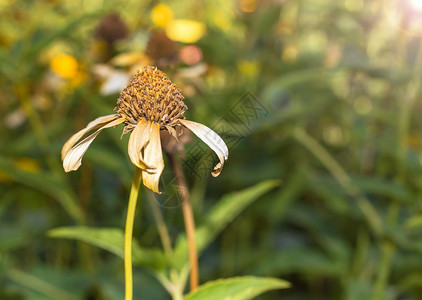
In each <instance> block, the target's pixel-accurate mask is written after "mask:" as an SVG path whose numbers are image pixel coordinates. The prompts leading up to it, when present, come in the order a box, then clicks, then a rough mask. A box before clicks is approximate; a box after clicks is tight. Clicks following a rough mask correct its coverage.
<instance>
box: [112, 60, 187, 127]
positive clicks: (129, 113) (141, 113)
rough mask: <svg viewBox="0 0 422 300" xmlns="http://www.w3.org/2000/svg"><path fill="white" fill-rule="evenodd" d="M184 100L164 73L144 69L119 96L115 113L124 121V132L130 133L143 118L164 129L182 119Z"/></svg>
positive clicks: (149, 67)
mask: <svg viewBox="0 0 422 300" xmlns="http://www.w3.org/2000/svg"><path fill="white" fill-rule="evenodd" d="M184 98H185V97H183V95H182V93H181V91H180V90H179V89H178V88H177V87H176V85H175V84H174V83H172V82H171V81H170V79H168V78H167V76H166V75H165V74H164V73H163V72H161V71H160V70H158V69H157V68H156V67H153V66H146V67H144V68H143V69H142V70H138V72H137V73H136V74H135V76H133V77H132V79H131V80H130V82H129V84H128V85H127V87H126V88H125V89H124V90H123V91H122V92H121V93H120V97H119V99H118V100H117V106H116V108H115V109H114V110H115V111H116V112H117V113H118V114H119V115H120V116H121V117H123V118H125V119H126V122H125V124H126V127H125V131H124V133H126V132H129V131H131V130H132V129H133V128H134V127H135V126H136V124H137V123H138V122H139V121H140V120H142V119H145V120H148V121H151V122H156V123H158V124H160V128H161V129H164V128H169V127H174V126H176V125H177V121H178V120H179V119H184V118H185V117H184V116H183V113H184V112H185V111H186V109H187V106H186V105H185V103H184V102H183V99H184Z"/></svg>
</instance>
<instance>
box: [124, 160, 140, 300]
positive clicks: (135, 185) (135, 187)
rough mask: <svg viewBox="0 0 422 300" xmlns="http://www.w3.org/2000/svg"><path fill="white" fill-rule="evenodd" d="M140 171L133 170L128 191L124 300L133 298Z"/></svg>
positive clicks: (137, 169)
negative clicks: (135, 225) (133, 249)
mask: <svg viewBox="0 0 422 300" xmlns="http://www.w3.org/2000/svg"><path fill="white" fill-rule="evenodd" d="M141 174H142V171H141V169H139V168H135V174H134V175H133V181H132V188H131V190H130V196H129V203H128V207H127V216H126V227H125V255H124V263H125V300H132V298H133V276H132V235H133V223H134V220H135V210H136V202H137V199H138V193H139V186H140V184H141V179H142V176H141Z"/></svg>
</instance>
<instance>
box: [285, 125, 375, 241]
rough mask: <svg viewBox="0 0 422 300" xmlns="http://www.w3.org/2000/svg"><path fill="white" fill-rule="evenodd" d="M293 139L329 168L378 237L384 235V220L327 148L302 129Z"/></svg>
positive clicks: (297, 130)
mask: <svg viewBox="0 0 422 300" xmlns="http://www.w3.org/2000/svg"><path fill="white" fill-rule="evenodd" d="M292 135H293V137H294V138H295V139H296V140H297V141H298V142H299V143H301V144H302V145H303V146H305V147H306V148H307V149H308V150H309V151H310V152H311V153H312V154H313V155H315V157H316V158H318V159H319V160H320V161H321V163H322V164H323V165H324V166H325V167H326V168H327V170H328V171H329V172H330V173H331V174H332V175H333V177H334V178H335V179H336V180H337V181H338V183H339V184H340V185H341V186H342V187H343V188H344V189H345V191H346V192H347V193H348V194H349V195H350V196H352V197H354V198H355V199H356V202H357V204H358V206H359V208H360V210H361V211H362V213H363V215H364V216H365V218H366V221H367V222H368V224H369V226H370V228H371V229H372V231H373V233H374V234H375V235H376V236H379V235H381V233H382V227H383V224H382V220H381V217H380V216H379V215H378V213H377V211H376V209H375V208H374V206H373V205H372V204H371V202H370V201H369V200H368V199H367V198H366V197H365V196H364V195H363V194H362V192H361V191H359V190H358V189H357V188H356V187H355V186H354V185H352V179H351V178H350V176H349V174H347V173H346V171H345V170H344V169H343V168H342V167H341V166H340V164H339V163H338V162H337V161H336V160H335V159H334V158H333V157H332V156H331V155H330V153H329V152H328V151H327V150H325V148H324V147H323V146H322V145H321V144H320V143H318V142H317V141H316V140H315V139H314V138H312V137H311V136H310V135H309V134H307V133H306V132H305V131H304V130H303V129H301V128H295V129H294V130H293V133H292Z"/></svg>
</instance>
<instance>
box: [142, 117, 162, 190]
mask: <svg viewBox="0 0 422 300" xmlns="http://www.w3.org/2000/svg"><path fill="white" fill-rule="evenodd" d="M148 123H150V130H149V133H148V134H149V136H150V141H149V143H148V144H147V145H146V147H145V151H144V161H145V162H146V163H147V164H148V165H149V166H151V167H153V168H154V172H148V170H146V171H144V172H142V180H143V183H144V185H145V186H146V187H147V188H149V189H151V190H152V191H153V192H155V193H160V191H159V189H158V185H159V183H160V176H161V173H162V172H163V169H164V160H163V153H162V150H161V139H160V124H158V123H155V122H149V121H148Z"/></svg>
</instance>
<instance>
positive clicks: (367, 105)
mask: <svg viewBox="0 0 422 300" xmlns="http://www.w3.org/2000/svg"><path fill="white" fill-rule="evenodd" d="M353 108H354V109H355V111H356V112H357V113H358V114H360V115H367V114H369V113H370V112H371V111H372V102H371V100H369V99H368V98H366V97H359V98H357V99H356V100H355V102H354V103H353Z"/></svg>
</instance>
